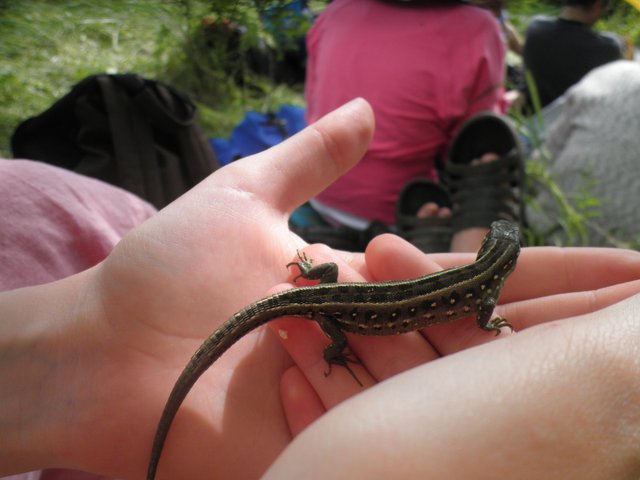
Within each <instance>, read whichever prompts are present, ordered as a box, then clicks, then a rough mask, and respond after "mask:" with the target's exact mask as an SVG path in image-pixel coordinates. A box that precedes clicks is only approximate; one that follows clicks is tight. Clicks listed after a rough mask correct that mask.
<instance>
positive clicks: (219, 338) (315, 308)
mask: <svg viewBox="0 0 640 480" xmlns="http://www.w3.org/2000/svg"><path fill="white" fill-rule="evenodd" d="M519 253H520V235H519V230H518V227H517V226H516V225H514V224H512V223H510V222H508V221H506V220H498V221H496V222H493V223H492V224H491V228H490V230H489V233H488V234H487V236H486V237H485V238H484V240H483V242H482V245H481V247H480V249H479V250H478V254H477V257H476V260H475V262H473V263H471V264H468V265H463V266H459V267H454V268H450V269H447V270H442V271H439V272H436V273H432V274H429V275H425V276H423V277H420V278H417V279H413V280H404V281H387V282H349V283H346V282H345V283H338V282H337V278H338V268H337V265H336V264H334V263H323V264H319V265H316V266H313V264H312V262H311V261H310V260H308V259H307V257H306V256H303V255H300V254H298V259H299V261H298V262H292V263H290V264H288V265H287V267H290V266H292V265H295V266H297V267H298V269H299V271H300V274H299V275H298V276H297V277H296V278H295V279H294V282H295V281H296V280H297V279H298V278H299V277H303V278H307V279H312V280H319V281H320V282H319V283H318V284H317V285H314V286H306V287H297V288H292V289H290V290H285V291H283V292H280V293H275V294H273V295H271V296H268V297H266V298H263V299H261V300H258V301H257V302H254V303H252V304H250V305H248V306H247V307H245V308H244V309H242V310H240V311H239V312H237V313H235V314H234V315H232V316H231V317H230V318H229V319H228V320H227V321H226V322H225V323H223V324H222V325H221V326H220V327H219V328H218V329H217V330H215V331H214V332H213V333H212V334H211V335H210V336H209V337H208V338H207V339H206V340H204V343H202V345H201V346H200V347H199V348H198V350H197V351H196V352H195V353H194V354H193V356H192V357H191V359H190V360H189V362H188V363H187V365H186V367H185V368H184V370H183V371H182V373H181V374H180V376H179V377H178V379H177V381H176V383H175V385H174V387H173V389H172V391H171V393H170V394H169V398H168V400H167V402H166V404H165V407H164V410H163V412H162V416H161V417H160V421H159V423H158V427H157V430H156V435H155V438H154V440H153V446H152V451H151V457H150V461H149V467H148V470H147V480H153V479H154V478H155V474H156V470H157V467H158V462H159V460H160V455H161V453H162V448H163V446H164V443H165V440H166V437H167V434H168V433H169V428H170V427H171V423H172V422H173V418H174V417H175V415H176V413H177V411H178V409H179V408H180V405H181V404H182V402H183V400H184V399H185V397H186V396H187V394H188V393H189V391H190V390H191V388H192V387H193V385H194V384H195V383H196V381H197V380H198V378H200V376H201V375H202V374H203V373H204V372H205V371H206V370H207V369H208V368H209V367H210V366H211V365H212V364H213V363H214V362H215V361H216V360H217V359H218V358H219V357H220V356H221V355H222V354H223V353H224V352H226V351H227V350H228V349H229V348H230V347H231V346H233V345H234V344H235V343H236V342H237V341H238V340H240V339H241V338H242V337H244V336H245V335H246V334H247V333H249V332H250V331H252V330H254V329H255V328H257V327H259V326H261V325H263V324H265V323H267V322H269V321H271V320H274V319H275V318H278V317H283V316H294V317H300V318H303V319H308V320H313V321H316V322H317V323H318V324H319V325H320V327H321V329H322V330H323V332H324V333H325V334H326V335H327V336H328V337H329V339H330V340H331V343H330V344H329V345H328V346H327V347H326V348H325V350H324V352H323V356H324V359H325V361H326V362H327V365H328V370H327V371H326V372H325V375H329V373H330V371H331V366H332V365H340V366H342V367H345V368H347V370H348V371H349V373H351V375H352V376H353V377H354V378H355V379H356V381H357V382H358V383H359V384H360V385H362V384H361V383H360V381H359V380H358V378H357V377H356V376H355V374H354V372H353V371H352V370H351V368H350V367H349V362H356V363H357V361H356V360H353V359H351V358H350V357H349V356H348V354H345V353H344V352H345V349H346V348H347V346H348V345H347V338H346V336H345V333H354V334H359V335H395V334H401V333H407V332H411V331H415V330H419V329H422V328H426V327H429V326H431V325H434V324H437V323H445V322H449V321H452V320H456V319H459V318H463V317H467V316H470V315H472V314H475V316H476V322H477V324H478V326H479V327H480V328H481V329H483V330H487V331H493V332H495V333H496V335H498V334H499V333H500V331H501V329H502V328H503V327H506V328H509V329H511V330H512V331H513V327H512V326H511V324H509V322H508V321H507V320H506V319H504V318H501V317H492V315H493V310H494V307H495V306H496V304H497V301H498V297H499V295H500V292H501V290H502V286H503V284H504V281H505V279H506V278H507V277H508V276H509V275H510V274H511V272H512V271H513V270H514V269H515V265H516V261H517V258H518V255H519Z"/></svg>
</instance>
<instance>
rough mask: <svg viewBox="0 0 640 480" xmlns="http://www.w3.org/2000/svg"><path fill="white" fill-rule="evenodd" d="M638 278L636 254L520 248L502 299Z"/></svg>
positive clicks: (594, 287) (639, 267)
mask: <svg viewBox="0 0 640 480" xmlns="http://www.w3.org/2000/svg"><path fill="white" fill-rule="evenodd" d="M638 278H640V254H639V253H638V252H633V251H630V250H622V249H608V248H553V247H534V248H526V249H524V250H523V252H522V255H521V256H520V259H519V260H518V265H517V267H516V270H515V272H514V273H513V274H512V275H511V277H510V278H509V280H507V285H506V287H505V289H504V293H503V295H502V296H501V301H502V302H505V303H506V302H513V301H517V300H525V299H529V298H538V297H546V296H549V295H555V294H558V293H566V292H581V291H589V290H597V289H600V288H605V287H608V286H610V285H615V284H618V283H625V282H629V281H632V280H635V279H638Z"/></svg>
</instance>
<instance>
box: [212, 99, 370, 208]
mask: <svg viewBox="0 0 640 480" xmlns="http://www.w3.org/2000/svg"><path fill="white" fill-rule="evenodd" d="M373 126H374V121H373V111H372V109H371V107H370V106H369V104H368V103H367V102H366V101H365V100H364V99H355V100H353V101H351V102H349V103H347V104H345V105H344V106H342V107H340V108H339V109H337V110H335V111H334V112H331V113H329V114H327V115H326V116H325V117H323V118H321V119H320V120H318V121H317V122H315V123H314V124H312V125H310V126H308V127H307V128H305V129H304V130H302V131H301V132H299V133H298V134H296V135H294V136H293V137H291V138H290V139H288V140H286V141H284V142H282V143H281V144H279V145H276V146H275V147H273V148H270V149H269V150H267V151H265V152H262V153H260V154H257V155H253V156H251V157H247V158H244V159H242V160H239V161H238V162H234V163H233V164H231V165H230V166H229V167H232V168H233V169H242V174H237V172H230V174H231V173H233V175H232V176H233V178H234V181H235V186H236V187H237V188H239V189H241V190H242V191H247V192H257V194H258V195H261V196H262V199H263V201H264V202H266V203H268V204H270V205H273V206H274V207H276V208H277V209H278V210H279V211H282V212H283V213H289V212H291V211H292V210H294V209H295V208H297V207H298V206H299V205H301V204H302V203H304V202H305V201H307V200H308V199H309V198H311V197H313V196H314V195H316V194H317V193H319V192H320V191H322V190H324V189H325V188H326V187H327V186H329V185H330V184H331V183H332V182H333V181H334V180H335V179H336V178H338V177H339V176H340V175H342V174H343V173H345V172H346V171H347V170H349V169H350V168H351V167H353V166H354V165H355V164H356V163H357V162H358V161H359V160H360V159H361V158H362V156H363V155H364V153H365V152H366V150H367V147H368V146H369V141H370V140H371V136H372V135H373ZM229 167H227V168H229ZM223 170H224V169H223Z"/></svg>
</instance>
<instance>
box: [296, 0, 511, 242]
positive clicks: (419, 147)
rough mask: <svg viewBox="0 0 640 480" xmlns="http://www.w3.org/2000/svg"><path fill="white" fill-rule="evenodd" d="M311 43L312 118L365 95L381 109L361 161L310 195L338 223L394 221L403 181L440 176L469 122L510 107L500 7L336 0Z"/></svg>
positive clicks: (309, 119)
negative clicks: (504, 102) (439, 166)
mask: <svg viewBox="0 0 640 480" xmlns="http://www.w3.org/2000/svg"><path fill="white" fill-rule="evenodd" d="M307 49H308V55H309V57H308V66H307V78H306V85H305V98H306V102H307V122H308V123H313V122H314V121H316V120H318V119H319V118H321V117H322V116H323V115H325V114H327V113H328V112H330V111H332V110H334V109H335V108H337V107H338V106H339V105H341V104H343V103H344V102H346V101H347V100H350V99H351V98H354V97H357V96H361V97H364V98H366V99H367V100H368V101H369V103H370V104H371V105H372V107H373V110H374V112H375V115H376V130H375V134H374V137H373V141H372V142H371V145H370V148H369V149H368V151H367V153H366V155H365V157H364V158H363V160H362V162H360V163H359V164H358V165H357V166H355V168H354V169H353V170H351V171H350V172H347V173H346V174H345V175H344V176H342V177H341V178H340V179H338V180H337V181H336V182H335V183H334V184H333V185H331V186H329V187H328V188H327V189H325V190H324V191H323V192H321V193H320V194H319V195H317V196H316V197H315V198H314V199H313V200H312V202H311V205H312V206H313V207H314V208H315V209H316V210H317V211H318V212H320V213H321V215H322V216H323V218H325V219H329V220H330V222H331V223H332V224H338V225H346V226H349V227H352V228H355V229H358V230H364V229H365V228H366V227H367V226H368V225H369V224H370V222H372V221H379V222H381V223H383V224H385V225H393V224H394V222H395V208H396V202H397V200H398V196H399V193H400V192H401V190H402V188H403V187H404V186H405V185H406V184H407V183H408V182H409V181H410V180H413V179H415V178H426V179H430V180H433V181H437V180H438V178H437V172H436V167H435V164H436V161H435V160H436V158H438V157H444V155H446V153H447V149H448V146H449V144H450V143H451V141H452V139H453V138H454V135H455V134H456V132H457V131H458V130H459V129H460V127H461V126H462V124H463V123H464V122H465V121H466V120H468V119H469V118H471V117H473V116H474V114H476V113H478V112H483V111H494V112H500V110H501V103H500V101H501V99H502V84H503V82H504V71H505V67H504V57H505V49H506V46H505V43H504V40H503V38H502V34H501V31H500V26H499V24H498V22H497V20H496V19H495V17H494V16H493V14H492V13H491V12H489V11H488V10H485V9H482V8H480V7H477V6H473V5H465V4H462V3H459V2H439V3H437V4H431V3H428V4H425V2H405V3H403V2H383V1H377V0H375V1H374V0H366V1H363V0H336V1H334V2H332V3H331V4H330V5H329V6H328V7H327V8H326V9H325V10H324V11H323V12H322V13H321V14H320V16H319V17H318V19H317V20H316V22H315V23H314V25H313V27H312V28H311V30H310V31H309V34H308V37H307Z"/></svg>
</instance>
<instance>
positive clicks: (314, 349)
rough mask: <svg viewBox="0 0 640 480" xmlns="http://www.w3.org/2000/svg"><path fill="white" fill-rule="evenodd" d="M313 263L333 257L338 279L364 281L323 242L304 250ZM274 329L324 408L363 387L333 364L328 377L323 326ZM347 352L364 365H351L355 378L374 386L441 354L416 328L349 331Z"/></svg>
mask: <svg viewBox="0 0 640 480" xmlns="http://www.w3.org/2000/svg"><path fill="white" fill-rule="evenodd" d="M305 253H306V255H307V257H308V258H311V259H313V260H314V263H315V264H318V263H321V262H322V261H333V262H335V263H337V264H338V265H339V267H340V272H341V273H340V278H339V280H340V281H362V277H360V276H359V275H358V273H357V272H356V271H355V270H352V269H351V268H350V267H349V265H347V264H343V263H342V259H341V258H340V256H338V255H336V253H335V252H333V253H332V251H331V250H330V249H328V248H327V247H322V246H315V245H314V246H312V247H310V248H308V249H306V250H305ZM271 326H272V328H273V329H274V331H275V333H276V335H277V336H278V338H280V340H281V341H282V344H283V346H284V347H285V349H286V350H287V352H288V353H289V355H290V356H291V357H292V359H293V360H294V362H295V363H296V364H297V365H298V366H299V367H300V369H301V371H302V372H303V373H304V375H305V377H306V378H307V379H308V381H309V383H310V384H311V385H312V386H313V388H314V389H315V390H316V391H317V392H318V395H319V398H320V399H321V401H322V403H323V405H324V406H325V407H326V408H331V407H332V406H333V405H336V404H337V403H339V402H341V401H343V400H344V399H345V398H348V397H349V396H351V395H353V394H355V393H358V392H360V391H361V390H362V388H361V387H360V386H359V385H358V384H357V383H356V382H355V381H354V379H353V377H352V376H351V375H350V374H349V372H348V371H347V370H346V369H344V368H341V367H340V366H334V367H333V368H332V373H331V375H330V378H329V379H327V378H326V375H325V372H326V371H327V365H326V362H325V361H324V357H323V351H324V349H325V348H326V347H327V345H328V344H329V340H328V339H327V338H326V336H325V335H324V333H323V332H322V330H321V329H320V328H319V326H318V325H317V324H315V323H312V322H304V321H300V320H299V319H294V318H288V319H281V320H278V321H277V322H272V324H271ZM347 336H348V344H349V351H350V352H353V353H355V354H356V356H357V358H358V359H359V361H360V362H361V364H349V366H350V368H351V369H352V370H353V371H354V373H355V375H356V376H357V378H358V379H359V380H360V381H361V382H362V383H363V384H364V385H371V384H373V383H375V381H376V380H382V379H384V378H388V377H390V376H392V375H395V374H397V373H399V372H401V371H404V370H407V369H408V368H412V367H414V366H416V365H419V364H421V363H424V362H426V361H428V360H431V359H433V358H436V357H437V353H436V352H435V351H434V350H433V348H431V346H430V345H429V344H428V342H427V341H426V340H425V339H424V337H422V336H421V335H420V334H418V333H409V334H406V335H401V336H391V337H384V338H376V337H367V336H361V335H350V334H349V335H347Z"/></svg>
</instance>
